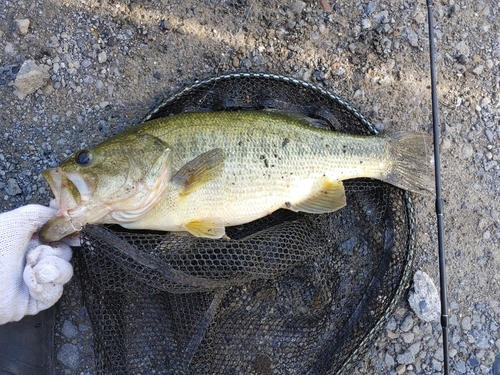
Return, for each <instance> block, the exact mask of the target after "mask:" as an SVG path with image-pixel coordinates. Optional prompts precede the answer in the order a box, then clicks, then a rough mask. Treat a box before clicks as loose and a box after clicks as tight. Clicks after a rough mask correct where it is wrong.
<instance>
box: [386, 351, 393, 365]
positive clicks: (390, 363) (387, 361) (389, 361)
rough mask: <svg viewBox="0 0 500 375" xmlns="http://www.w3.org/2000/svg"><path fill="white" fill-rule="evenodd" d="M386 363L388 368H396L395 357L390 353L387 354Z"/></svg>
mask: <svg viewBox="0 0 500 375" xmlns="http://www.w3.org/2000/svg"><path fill="white" fill-rule="evenodd" d="M384 361H385V364H386V365H387V366H389V367H392V366H394V357H393V356H392V355H390V354H389V353H385V357H384Z"/></svg>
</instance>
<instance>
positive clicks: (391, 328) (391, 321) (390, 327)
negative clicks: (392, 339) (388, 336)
mask: <svg viewBox="0 0 500 375" xmlns="http://www.w3.org/2000/svg"><path fill="white" fill-rule="evenodd" d="M387 329H388V330H389V331H395V330H396V319H394V317H391V318H390V319H389V321H388V322H387Z"/></svg>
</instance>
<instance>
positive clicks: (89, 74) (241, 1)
mask: <svg viewBox="0 0 500 375" xmlns="http://www.w3.org/2000/svg"><path fill="white" fill-rule="evenodd" d="M434 11H435V27H436V30H435V32H436V45H437V56H436V60H437V61H436V63H437V73H438V78H439V87H438V91H439V92H438V95H439V104H440V111H441V112H440V119H441V134H440V136H441V139H442V144H441V147H442V179H443V198H444V204H445V211H444V215H445V216H444V221H445V240H446V244H445V246H446V252H447V256H446V264H447V272H448V293H449V305H450V310H449V315H450V357H451V360H450V363H451V368H452V370H453V372H454V373H457V374H500V354H499V353H500V299H499V297H500V285H499V282H500V272H499V271H500V252H499V251H498V250H499V242H500V219H499V212H500V204H499V198H500V193H499V192H500V97H499V85H500V60H499V57H500V29H499V23H498V19H499V17H500V4H499V3H498V2H497V1H496V0H489V1H485V0H483V1H481V0H478V1H465V0H438V1H435V7H434ZM426 22H427V16H426V7H425V2H424V1H420V2H416V1H395V0H386V1H365V0H358V1H351V2H328V1H321V2H318V1H312V2H302V1H275V0H268V1H263V2H251V1H246V0H235V1H232V0H229V1H219V0H206V1H203V2H200V1H194V0H183V1H177V0H174V1H166V0H160V1H155V2H150V1H146V0H143V1H141V0H124V1H120V0H115V1H108V0H102V1H97V0H62V1H59V0H32V1H25V0H17V1H11V0H3V1H2V2H1V3H0V117H1V120H0V121H1V122H0V130H1V132H0V202H1V206H0V210H1V211H6V210H9V209H12V208H14V207H18V206H21V205H24V204H28V203H41V204H47V203H48V202H49V200H50V196H51V193H50V191H49V189H48V185H47V183H46V182H45V181H44V180H43V178H42V177H41V175H40V172H41V171H42V170H44V169H45V168H47V167H53V166H55V165H57V163H58V161H61V160H62V159H63V158H64V157H66V156H67V155H69V154H70V153H72V152H73V151H75V150H77V149H80V148H82V147H85V146H89V145H92V144H95V143H96V142H98V141H100V140H103V139H105V138H106V137H109V135H110V134H113V133H116V132H117V131H119V130H121V129H123V128H125V127H127V126H130V125H131V124H133V123H136V122H138V121H139V120H140V119H141V117H142V116H144V115H145V114H146V113H147V112H148V110H149V108H150V107H151V106H152V105H153V104H154V103H155V102H156V101H157V100H158V99H159V98H161V97H163V96H164V95H169V94H170V93H173V92H176V91H178V90H179V89H180V88H182V87H184V86H185V85H188V84H191V83H193V82H194V81H195V80H196V79H200V78H204V77H208V76H213V75H215V74H221V73H225V72H231V71H266V72H272V73H278V74H283V75H288V76H292V77H296V78H300V79H303V80H306V81H308V82H311V83H313V84H315V85H318V86H322V87H325V88H326V89H328V90H330V91H332V92H335V93H336V94H338V95H339V96H340V97H342V98H344V99H346V100H347V101H349V102H350V103H351V104H352V105H353V106H354V107H356V108H357V109H359V111H360V112H361V113H363V114H364V115H365V116H366V117H368V118H369V119H370V120H371V121H372V122H373V123H375V124H377V126H378V127H379V128H380V129H382V130H388V131H390V130H396V129H398V130H399V129H407V130H410V129H411V130H419V131H426V130H427V131H428V130H429V129H430V126H431V113H430V89H429V72H428V69H429V68H428V48H427V45H428V42H427V34H428V33H427V24H426ZM2 197H3V199H2ZM415 201H416V203H415V206H416V211H417V215H418V216H417V218H418V228H417V233H418V239H417V241H418V244H417V246H418V256H417V261H416V265H415V268H416V269H418V270H422V271H424V272H426V273H427V274H428V275H430V276H431V278H432V279H433V280H434V282H436V283H437V281H438V268H437V243H436V226H435V216H434V213H433V207H434V203H433V201H432V200H431V199H427V198H422V197H416V199H415ZM76 286H77V282H76V280H73V281H72V282H71V283H70V284H69V285H68V287H67V288H66V290H65V294H64V296H63V298H62V300H61V301H60V303H59V305H58V324H57V327H56V340H57V342H56V348H55V350H56V354H57V373H58V374H91V373H92V372H93V370H92V349H91V346H90V342H91V341H90V340H91V328H90V327H89V323H88V321H87V316H86V312H85V309H84V308H82V307H81V302H80V294H79V293H80V292H79V290H78V288H77V287H76ZM441 340H442V336H441V328H440V325H439V323H438V322H437V321H434V322H430V323H427V322H423V321H422V320H420V319H419V318H418V317H417V316H416V315H415V313H414V312H412V311H411V310H410V308H409V305H408V303H407V302H402V303H401V304H400V305H399V306H398V308H397V309H396V311H395V313H394V314H393V316H392V317H391V319H390V320H389V323H388V325H387V328H386V330H385V331H384V332H382V333H381V335H380V337H379V338H378V340H377V341H376V342H375V344H374V346H373V347H372V348H371V349H370V350H369V352H368V354H367V355H366V357H365V359H364V360H363V361H361V362H359V363H358V364H357V367H356V370H355V371H353V373H354V374H368V373H369V374H439V373H442V367H443V356H442V351H441Z"/></svg>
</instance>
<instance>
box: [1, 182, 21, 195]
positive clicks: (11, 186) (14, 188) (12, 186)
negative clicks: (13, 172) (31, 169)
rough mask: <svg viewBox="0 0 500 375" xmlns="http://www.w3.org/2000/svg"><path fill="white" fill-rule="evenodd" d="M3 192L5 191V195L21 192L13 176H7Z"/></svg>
mask: <svg viewBox="0 0 500 375" xmlns="http://www.w3.org/2000/svg"><path fill="white" fill-rule="evenodd" d="M4 189H5V192H6V193H7V195H10V196H14V195H18V194H21V193H22V192H23V191H22V190H21V188H20V187H19V184H18V183H17V181H16V180H15V179H13V178H9V179H8V180H7V185H5V188H4Z"/></svg>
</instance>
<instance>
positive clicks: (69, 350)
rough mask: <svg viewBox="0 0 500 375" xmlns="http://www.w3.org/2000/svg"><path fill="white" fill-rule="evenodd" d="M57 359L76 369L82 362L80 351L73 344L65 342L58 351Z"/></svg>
mask: <svg viewBox="0 0 500 375" xmlns="http://www.w3.org/2000/svg"><path fill="white" fill-rule="evenodd" d="M57 359H58V361H59V362H61V363H62V364H63V365H64V366H66V367H69V368H70V369H72V370H76V369H77V368H78V365H79V363H80V351H79V350H78V348H77V347H76V346H75V345H73V344H68V343H66V344H63V345H62V346H61V348H60V349H59V351H58V352H57Z"/></svg>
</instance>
